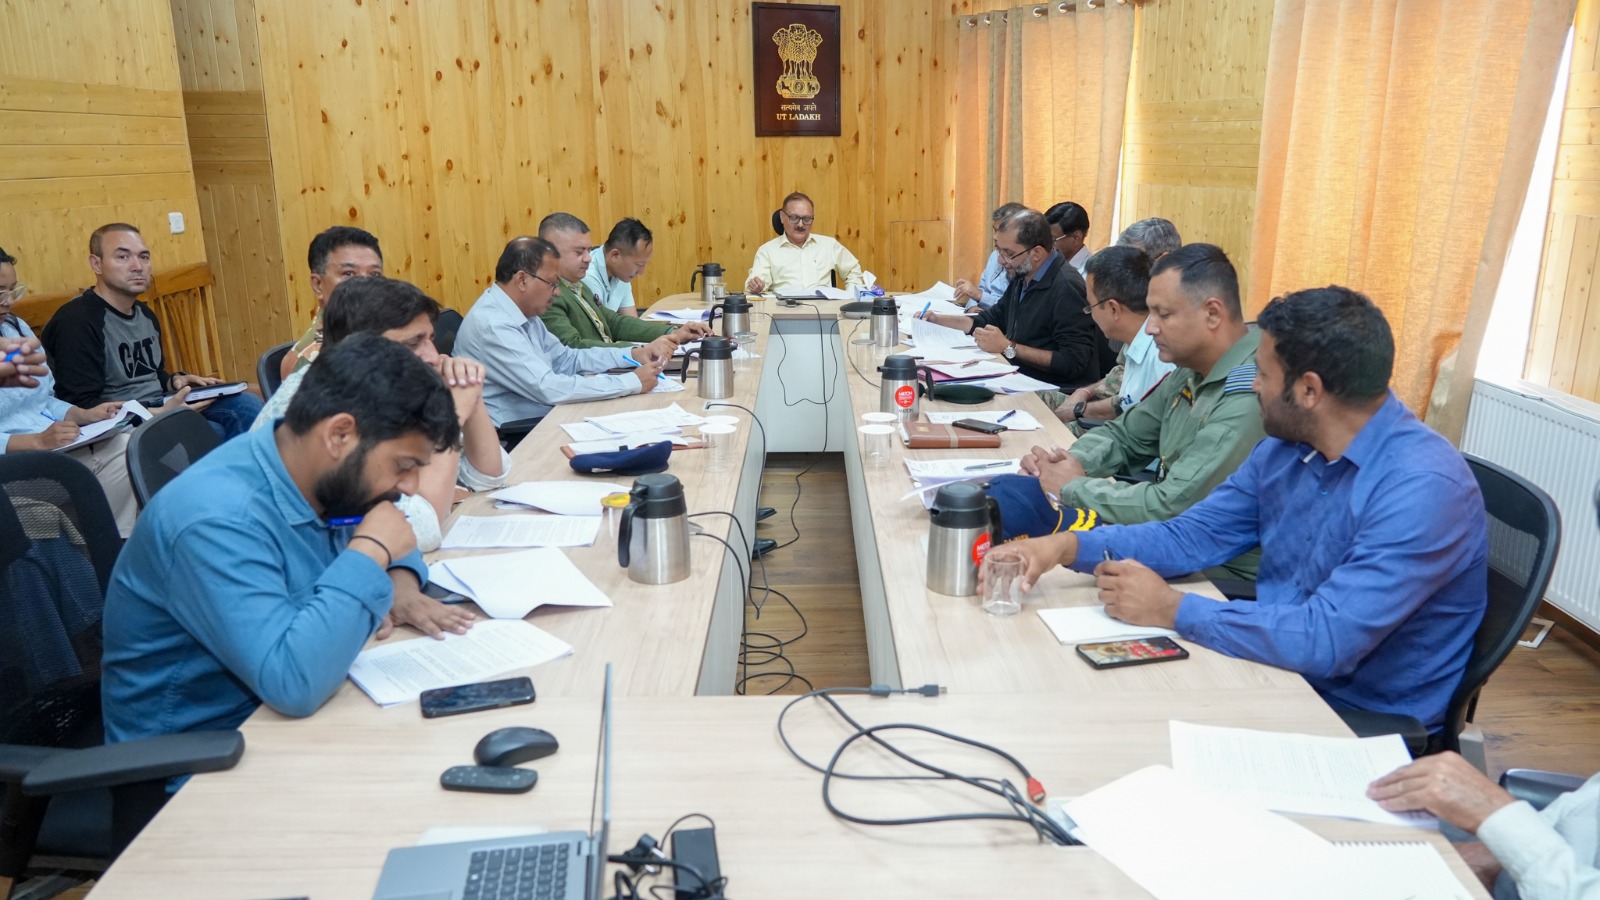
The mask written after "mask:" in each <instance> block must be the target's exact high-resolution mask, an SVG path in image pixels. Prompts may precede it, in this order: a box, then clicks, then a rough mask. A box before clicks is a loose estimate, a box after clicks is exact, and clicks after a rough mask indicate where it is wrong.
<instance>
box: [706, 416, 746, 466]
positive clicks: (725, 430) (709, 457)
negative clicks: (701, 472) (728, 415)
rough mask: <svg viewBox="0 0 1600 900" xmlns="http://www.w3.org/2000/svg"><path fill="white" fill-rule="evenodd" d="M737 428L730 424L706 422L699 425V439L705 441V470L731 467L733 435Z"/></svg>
mask: <svg viewBox="0 0 1600 900" xmlns="http://www.w3.org/2000/svg"><path fill="white" fill-rule="evenodd" d="M738 430H739V429H737V428H735V427H734V426H732V425H713V424H710V423H707V424H705V425H701V426H700V439H701V440H702V441H703V442H704V443H705V450H704V452H705V454H706V471H707V472H727V471H730V470H732V469H733V436H734V434H735V433H737V432H738Z"/></svg>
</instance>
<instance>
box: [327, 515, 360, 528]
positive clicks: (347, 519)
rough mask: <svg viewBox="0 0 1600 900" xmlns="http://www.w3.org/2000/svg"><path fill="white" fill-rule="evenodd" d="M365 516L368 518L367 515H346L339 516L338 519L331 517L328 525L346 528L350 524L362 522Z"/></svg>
mask: <svg viewBox="0 0 1600 900" xmlns="http://www.w3.org/2000/svg"><path fill="white" fill-rule="evenodd" d="M364 518H366V517H365V516H344V517H342V518H338V519H329V520H328V527H329V528H345V527H348V526H350V525H360V524H361V520H362V519H364Z"/></svg>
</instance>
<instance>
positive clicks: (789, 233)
mask: <svg viewBox="0 0 1600 900" xmlns="http://www.w3.org/2000/svg"><path fill="white" fill-rule="evenodd" d="M816 215H817V214H816V207H814V206H812V204H811V198H810V197H807V196H806V195H805V194H802V193H800V192H799V191H795V192H794V193H792V194H790V195H789V196H787V197H785V198H783V210H782V211H781V212H780V213H779V214H778V217H779V220H780V223H781V224H782V225H783V234H782V235H780V236H778V237H775V238H773V239H772V240H770V241H767V242H766V243H765V244H762V245H761V246H760V247H759V248H758V249H757V250H756V261H755V263H754V264H753V265H751V266H750V275H749V277H748V278H746V279H745V283H744V288H745V290H747V291H749V292H750V293H752V294H760V293H763V292H769V293H774V294H805V293H810V292H811V291H814V290H816V289H817V288H819V287H827V286H828V275H829V273H833V274H836V275H838V277H839V286H840V287H842V288H851V287H859V286H860V285H861V284H862V281H861V263H860V262H858V261H857V260H856V257H855V254H853V253H851V252H850V251H849V250H846V249H845V248H844V245H843V244H841V243H839V242H838V241H836V240H834V239H833V238H831V237H824V236H822V235H820V234H812V233H811V226H812V224H813V223H814V222H815V221H816Z"/></svg>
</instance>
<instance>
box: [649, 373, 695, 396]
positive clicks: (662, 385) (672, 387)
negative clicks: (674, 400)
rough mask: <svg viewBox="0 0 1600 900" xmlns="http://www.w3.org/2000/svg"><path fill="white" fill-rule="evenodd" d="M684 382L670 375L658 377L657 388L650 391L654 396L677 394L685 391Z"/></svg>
mask: <svg viewBox="0 0 1600 900" xmlns="http://www.w3.org/2000/svg"><path fill="white" fill-rule="evenodd" d="M685 389H686V388H685V387H684V385H683V382H681V381H679V380H678V379H676V378H673V377H672V376H670V375H657V376H656V386H655V387H653V388H651V389H650V393H652V394H676V393H678V392H679V391H682V390H685Z"/></svg>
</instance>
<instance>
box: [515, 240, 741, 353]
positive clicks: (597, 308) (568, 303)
mask: <svg viewBox="0 0 1600 900" xmlns="http://www.w3.org/2000/svg"><path fill="white" fill-rule="evenodd" d="M539 237H541V238H544V239H545V240H547V241H549V242H550V243H551V244H552V245H553V246H554V247H555V248H556V251H557V253H559V254H560V256H559V257H558V258H557V260H556V269H557V271H558V272H559V273H560V275H559V281H560V284H559V285H558V286H556V289H555V291H556V293H555V299H554V300H553V301H551V303H550V309H549V310H547V311H546V312H545V314H544V315H543V316H540V318H541V319H543V320H544V327H545V328H548V329H549V330H550V333H551V334H552V335H555V337H556V340H559V341H560V342H561V343H563V344H566V345H567V346H568V347H571V348H573V349H574V350H583V349H586V348H589V347H629V346H632V345H633V344H636V343H638V344H654V345H656V346H657V348H658V350H659V352H658V353H657V355H658V356H662V357H669V356H671V355H672V351H673V350H675V349H676V348H677V346H678V345H679V344H685V343H688V342H689V341H694V340H698V339H700V338H701V337H702V336H704V335H705V334H707V333H709V331H710V329H708V328H706V326H705V325H704V324H702V323H700V322H689V323H687V324H684V325H680V326H678V327H676V328H674V327H673V326H672V325H670V324H668V323H666V322H647V321H645V320H643V319H639V318H636V317H634V316H624V315H622V314H621V313H618V312H616V311H615V310H612V309H608V308H607V307H606V305H605V304H603V303H600V302H598V301H596V300H595V298H594V293H593V292H592V291H590V290H589V288H588V286H587V285H585V284H583V276H584V273H585V272H587V271H588V270H589V263H590V259H591V256H592V255H593V253H594V246H593V241H591V240H590V238H589V226H588V225H585V224H584V223H583V220H582V219H579V218H578V217H577V216H574V215H572V214H570V213H551V214H550V215H548V216H545V217H544V220H543V221H541V222H540V223H539Z"/></svg>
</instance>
